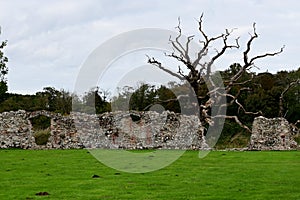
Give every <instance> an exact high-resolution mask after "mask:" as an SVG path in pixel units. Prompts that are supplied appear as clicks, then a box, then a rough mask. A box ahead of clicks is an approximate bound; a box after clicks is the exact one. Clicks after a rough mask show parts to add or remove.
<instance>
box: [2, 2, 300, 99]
mask: <svg viewBox="0 0 300 200" xmlns="http://www.w3.org/2000/svg"><path fill="white" fill-rule="evenodd" d="M299 10H300V1H297V0H294V1H292V0H290V1H289V0H285V1H278V0H270V1H268V0H265V1H264V0H247V1H243V0H187V1H182V0H52V1H46V0H45V1H41V0H35V1H34V0H26V1H23V0H19V1H17V0H0V25H1V27H2V34H1V36H0V40H8V46H7V47H6V49H5V54H6V55H7V57H8V58H9V63H8V67H9V76H8V84H9V92H14V93H23V94H25V93H35V92H37V91H41V90H42V89H43V87H46V86H54V87H55V88H57V89H60V88H64V89H66V90H69V91H72V90H73V89H74V83H75V80H76V77H77V75H78V72H79V70H80V67H81V65H82V63H83V62H84V61H85V60H86V59H87V57H88V55H89V54H90V53H91V52H92V51H93V50H94V49H95V48H97V47H98V46H99V45H100V44H101V43H103V42H105V41H107V40H108V39H110V38H111V37H112V36H115V35H118V34H120V33H123V32H126V31H130V30H134V29H139V28H163V29H169V30H174V27H175V26H176V25H177V18H178V17H179V16H180V17H181V21H182V28H183V30H184V34H186V35H189V34H197V21H196V18H198V17H199V16H200V14H201V13H202V12H204V28H205V30H206V31H207V33H208V34H209V35H212V36H213V35H216V34H219V33H221V32H222V31H224V29H225V28H238V30H237V31H236V33H235V34H238V35H240V36H241V43H242V42H243V41H245V40H246V39H248V37H249V35H248V32H250V31H251V25H252V23H253V22H256V23H257V32H258V33H259V36H260V37H259V39H258V40H256V41H255V44H254V45H255V46H254V48H253V52H252V53H253V55H255V54H257V53H262V52H265V51H276V50H279V49H280V47H282V46H283V45H285V46H286V48H285V50H284V53H283V54H281V55H280V56H276V57H274V58H268V59H265V60H263V61H262V62H258V63H256V65H257V66H258V67H259V68H260V71H261V72H264V71H267V70H268V71H270V72H276V71H278V70H293V69H297V68H298V67H299V66H300V65H299V64H300V63H299V62H300V61H299V59H298V57H299V55H298V54H299V52H300V40H299V32H300V12H299ZM243 47H244V46H243V45H242V46H241V48H243ZM240 58H241V57H240V55H238V54H237V52H235V51H232V52H229V53H228V54H227V55H226V56H225V57H224V59H223V60H222V61H220V63H217V64H218V65H221V66H222V67H225V68H226V67H228V66H225V65H229V64H230V63H233V62H236V61H239V60H240Z"/></svg>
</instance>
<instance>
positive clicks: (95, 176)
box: [92, 174, 101, 178]
mask: <svg viewBox="0 0 300 200" xmlns="http://www.w3.org/2000/svg"><path fill="white" fill-rule="evenodd" d="M92 178H101V176H99V175H97V174H94V175H93V176H92Z"/></svg>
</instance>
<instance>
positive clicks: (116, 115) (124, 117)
mask: <svg viewBox="0 0 300 200" xmlns="http://www.w3.org/2000/svg"><path fill="white" fill-rule="evenodd" d="M39 115H44V116H47V117H49V118H51V125H50V131H51V135H50V137H49V139H48V142H47V144H46V145H37V144H36V143H35V138H34V137H33V134H34V130H33V129H32V125H31V122H30V119H31V118H34V117H36V116H39ZM133 118H134V119H133ZM0 148H23V149H70V148H109V149H118V148H123V149H153V148H160V149H208V148H209V147H208V145H207V144H206V142H205V137H204V134H203V127H201V126H200V122H199V119H198V118H197V117H196V116H185V115H180V114H175V113H173V112H168V111H166V112H163V113H161V114H159V113H156V112H153V111H149V112H113V113H104V114H101V115H89V114H84V113H71V115H69V116H62V115H60V114H57V113H51V112H48V111H35V112H25V111H16V112H4V113H0Z"/></svg>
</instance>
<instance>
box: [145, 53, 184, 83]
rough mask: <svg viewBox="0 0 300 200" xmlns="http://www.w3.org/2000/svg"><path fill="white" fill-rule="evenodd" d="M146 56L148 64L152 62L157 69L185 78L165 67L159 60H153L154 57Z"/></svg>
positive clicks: (180, 78)
mask: <svg viewBox="0 0 300 200" xmlns="http://www.w3.org/2000/svg"><path fill="white" fill-rule="evenodd" d="M146 56H147V57H148V63H149V64H152V65H155V66H156V67H158V68H159V69H161V70H163V71H165V72H167V73H168V74H170V75H172V76H174V77H177V78H178V79H179V80H185V78H184V77H183V76H181V75H178V74H176V73H174V72H172V71H171V70H169V69H167V68H164V67H163V66H162V64H161V62H158V61H157V60H155V58H153V57H152V58H150V57H149V56H148V55H146Z"/></svg>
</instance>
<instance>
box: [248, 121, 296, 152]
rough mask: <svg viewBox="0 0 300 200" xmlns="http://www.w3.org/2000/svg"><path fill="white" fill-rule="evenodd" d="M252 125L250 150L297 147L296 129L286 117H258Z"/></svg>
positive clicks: (290, 148)
mask: <svg viewBox="0 0 300 200" xmlns="http://www.w3.org/2000/svg"><path fill="white" fill-rule="evenodd" d="M252 127H253V128H252V135H251V138H250V144H249V150H292V149H297V143H296V142H295V141H294V139H293V136H294V135H295V134H296V133H295V130H293V129H292V127H291V125H290V124H289V122H288V121H287V120H286V119H284V118H273V119H268V118H265V117H256V118H255V119H254V122H253V126H252Z"/></svg>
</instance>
